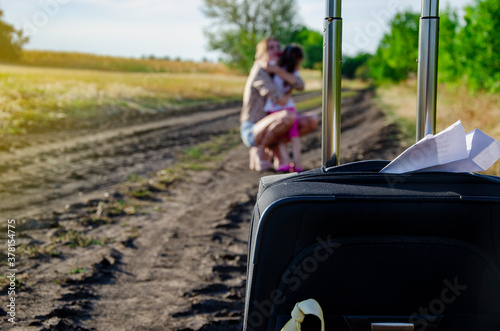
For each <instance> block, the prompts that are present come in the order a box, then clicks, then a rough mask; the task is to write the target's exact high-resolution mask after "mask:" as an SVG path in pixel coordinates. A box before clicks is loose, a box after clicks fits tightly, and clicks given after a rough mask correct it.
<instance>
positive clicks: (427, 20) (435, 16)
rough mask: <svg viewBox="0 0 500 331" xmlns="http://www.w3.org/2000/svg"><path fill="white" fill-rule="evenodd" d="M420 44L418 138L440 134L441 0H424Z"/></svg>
mask: <svg viewBox="0 0 500 331" xmlns="http://www.w3.org/2000/svg"><path fill="white" fill-rule="evenodd" d="M418 44H419V47H418V90H417V98H418V99H417V141H419V140H420V139H422V138H423V137H425V136H426V135H428V134H435V133H436V102H437V67H438V47H439V0H422V16H421V18H420V34H419V43H418Z"/></svg>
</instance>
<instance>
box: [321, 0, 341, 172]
mask: <svg viewBox="0 0 500 331" xmlns="http://www.w3.org/2000/svg"><path fill="white" fill-rule="evenodd" d="M341 70H342V17H341V0H326V18H325V22H324V30H323V125H322V132H323V135H322V137H323V141H322V159H321V162H322V164H323V165H325V166H327V167H330V166H335V165H338V164H340V105H341V77H342V76H341Z"/></svg>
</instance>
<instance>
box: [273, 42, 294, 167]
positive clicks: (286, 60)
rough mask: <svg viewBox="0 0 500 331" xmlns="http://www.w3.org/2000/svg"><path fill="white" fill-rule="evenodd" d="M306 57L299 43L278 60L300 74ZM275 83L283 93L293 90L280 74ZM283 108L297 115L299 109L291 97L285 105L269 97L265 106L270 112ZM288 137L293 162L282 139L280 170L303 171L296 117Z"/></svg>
mask: <svg viewBox="0 0 500 331" xmlns="http://www.w3.org/2000/svg"><path fill="white" fill-rule="evenodd" d="M303 58H304V52H303V51H302V48H300V47H299V46H297V45H293V44H292V45H289V46H287V47H286V48H285V49H284V51H283V53H282V54H281V56H280V59H279V61H278V65H279V66H280V67H282V68H283V69H285V70H286V71H288V72H289V73H293V74H294V75H296V76H298V75H299V71H298V70H299V68H300V64H301V63H302V59H303ZM273 80H274V83H275V84H276V86H278V87H279V88H280V89H281V90H282V92H283V93H287V92H289V91H290V90H291V86H289V85H288V83H287V82H285V81H284V80H283V79H282V78H281V77H280V76H278V75H274V77H273ZM281 110H287V111H291V112H294V113H295V115H297V109H296V108H295V102H294V101H293V100H292V98H290V99H289V100H288V102H287V103H286V104H285V105H279V104H276V103H274V102H273V101H272V100H271V99H270V98H267V100H266V105H265V106H264V111H266V112H268V113H274V112H277V111H281ZM287 136H288V138H290V141H291V142H292V152H293V164H292V163H291V162H290V156H289V154H288V149H287V146H286V143H285V142H284V141H283V140H282V141H281V142H280V144H279V146H278V148H279V152H280V154H281V163H280V165H279V167H278V169H277V170H278V171H279V172H289V171H296V172H301V171H303V168H302V166H301V165H300V150H301V145H300V137H299V125H298V122H297V119H295V121H294V123H293V125H292V127H291V128H290V129H289V131H288V133H287Z"/></svg>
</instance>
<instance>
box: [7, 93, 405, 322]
mask: <svg viewBox="0 0 500 331" xmlns="http://www.w3.org/2000/svg"><path fill="white" fill-rule="evenodd" d="M372 97H373V92H372V91H368V90H364V91H359V92H358V94H357V95H356V96H355V97H351V98H347V99H345V100H343V110H342V111H343V116H342V122H343V132H342V159H343V162H347V161H354V160H360V159H369V158H382V159H392V158H394V156H396V155H397V154H399V153H400V152H401V150H402V147H400V146H399V144H398V143H397V142H395V141H394V139H391V138H393V137H394V136H395V135H396V131H395V128H394V127H393V126H392V125H389V124H388V123H387V121H386V119H385V118H384V117H383V115H382V113H381V112H380V111H379V110H378V109H377V108H376V107H375V106H374V105H373V100H372ZM314 111H316V112H318V113H319V112H320V109H315V110H314ZM238 113H239V108H238V107H232V108H227V109H220V110H217V111H210V112H197V113H192V114H189V115H188V116H185V117H176V118H172V119H167V120H164V122H159V121H157V122H154V123H146V124H143V125H141V126H137V127H136V128H134V130H132V131H131V130H126V131H125V132H124V131H123V130H121V131H120V130H110V131H106V132H103V133H102V135H101V136H95V135H92V136H90V137H89V136H87V137H84V138H81V137H80V138H79V139H77V140H76V141H71V140H68V141H65V142H62V143H60V142H55V143H52V144H44V145H43V146H38V147H26V148H24V151H23V150H21V151H19V152H18V153H17V154H16V155H17V156H19V155H32V153H34V155H35V157H34V158H32V159H30V161H29V162H27V163H26V165H24V164H21V163H20V162H21V161H20V160H21V159H22V158H21V159H19V158H16V157H12V158H11V159H7V160H2V162H3V163H2V166H3V167H4V168H3V169H4V171H7V172H8V171H13V170H9V169H14V168H13V167H14V166H15V165H16V164H17V168H16V169H17V170H18V171H20V172H21V175H19V177H15V176H14V177H9V180H10V182H8V181H7V182H5V183H4V182H3V179H2V180H1V182H2V183H3V185H5V186H4V187H3V190H2V194H4V193H3V192H4V190H5V189H7V188H9V187H16V188H17V189H16V190H15V192H14V193H15V194H18V195H17V196H16V197H18V198H16V199H13V200H16V201H13V202H12V203H10V204H5V203H4V204H3V205H1V208H0V209H2V212H3V213H7V214H8V213H15V212H19V210H22V208H23V205H25V204H26V203H30V204H34V205H36V207H35V208H34V211H33V215H34V214H36V213H39V212H40V211H43V212H44V213H45V214H46V216H44V217H42V218H38V219H37V218H36V217H34V216H33V217H32V219H31V220H30V224H37V220H40V221H39V224H44V226H39V227H41V229H38V230H36V229H33V230H31V231H29V234H28V235H27V238H25V240H29V241H30V242H31V244H32V246H34V247H36V249H35V250H31V251H30V250H28V249H25V250H26V251H25V252H24V254H25V255H23V257H22V258H21V259H22V264H21V265H19V271H18V273H17V276H18V277H19V279H20V287H19V289H18V291H17V299H16V300H17V301H16V302H18V306H17V315H16V318H17V324H16V327H15V328H14V329H18V330H26V329H30V330H31V329H33V330H47V329H51V330H52V329H54V330H71V329H74V330H239V329H240V326H241V321H242V314H243V301H244V296H243V293H244V287H245V272H246V253H247V238H248V227H249V221H250V215H251V210H252V207H253V204H254V202H255V200H254V199H255V196H256V193H257V188H258V181H259V178H260V176H262V175H267V174H272V173H271V172H268V173H256V172H251V171H249V170H248V150H247V149H246V148H245V147H244V146H239V147H237V148H234V149H231V150H230V152H229V153H226V154H225V156H224V158H223V159H221V160H218V161H215V163H214V162H212V164H211V166H210V167H208V168H206V169H205V170H200V171H188V172H187V173H186V176H187V178H184V179H182V180H176V181H175V182H173V183H172V182H168V183H165V182H164V181H163V182H162V177H161V176H160V175H158V176H155V175H150V176H149V180H148V181H147V184H146V185H148V187H149V189H150V190H149V191H148V192H152V194H150V195H148V196H147V199H144V198H142V199H141V203H142V204H141V212H130V213H129V212H121V213H119V214H117V213H116V212H113V211H114V209H116V203H118V202H119V201H123V192H121V191H120V190H119V189H117V188H116V186H114V185H115V184H116V183H118V182H120V181H122V180H123V179H124V178H126V177H127V175H128V174H130V172H136V173H140V174H147V173H151V172H157V171H158V170H159V169H163V168H166V167H169V166H172V165H174V164H175V163H176V162H178V160H177V159H176V157H175V155H176V152H177V151H178V150H180V149H183V148H185V147H186V146H190V145H193V144H195V143H198V142H200V141H203V140H208V139H209V138H211V137H213V136H216V135H221V134H224V133H226V132H228V131H229V130H231V129H234V128H236V127H237V126H238ZM320 133H321V130H317V131H316V132H315V133H314V134H311V135H309V136H308V137H305V138H304V139H303V150H304V154H303V159H304V165H305V167H306V168H315V167H318V166H320V154H321V153H320V145H321V140H320ZM104 141H105V142H106V143H104ZM100 142H103V143H100ZM85 144H87V145H85ZM85 146H89V147H85ZM29 148H33V149H32V150H29ZM55 150H60V151H61V153H60V154H58V155H57V156H55V157H51V156H53V152H54V151H55ZM23 153H25V154H23ZM65 160H66V161H68V163H64V161H65ZM69 161H72V162H69ZM73 161H74V162H73ZM16 162H18V163H16ZM61 164H64V165H63V166H61ZM7 165H9V166H7ZM40 165H43V167H45V168H44V169H46V170H47V175H46V174H43V175H42V174H40V171H41V170H40V169H42V167H41V166H40ZM51 165H52V167H51ZM9 167H10V168H9ZM5 169H7V170H5ZM32 169H35V170H36V169H38V172H37V171H32ZM26 176H27V177H26ZM103 177H106V180H104V184H99V183H101V182H102V181H103ZM10 178H12V179H10ZM26 178H29V180H26ZM0 179H1V178H0ZM54 183H56V184H54ZM157 184H158V185H157ZM159 184H161V185H159ZM9 185H10V186H9ZM23 185H28V186H26V187H25V186H23ZM29 185H31V187H33V191H30V190H29V189H30V186H29ZM52 185H58V186H57V187H56V191H55V192H56V193H54V196H49V198H53V199H52V203H50V204H47V203H45V202H44V201H45V200H44V199H46V198H47V196H46V195H43V194H41V193H40V192H39V191H38V192H35V191H36V190H35V189H34V187H36V188H39V187H44V188H46V189H47V190H52V189H54V186H52ZM137 185H139V184H137ZM141 185H142V184H141ZM152 188H155V189H152ZM104 191H105V192H106V193H107V195H106V197H103V192H104ZM23 192H24V194H26V196H27V198H26V199H23ZM78 192H84V193H83V196H80V197H79V196H78ZM85 192H90V193H88V194H87V193H85ZM59 195H60V196H59ZM4 197H5V195H4V196H0V201H4ZM69 200H72V202H71V203H69V202H67V203H69V204H70V205H69V206H68V208H66V209H63V208H60V206H61V205H62V203H63V202H64V203H66V201H69ZM77 200H78V201H77ZM56 205H59V209H57V208H56V209H54V208H55V206H56ZM114 206H115V207H114ZM9 208H10V209H9ZM124 209H125V210H127V209H126V207H125V206H124ZM53 210H55V211H57V212H56V213H53V212H51V213H49V211H53ZM49 214H50V215H49ZM103 215H107V217H104V216H103ZM2 216H3V215H2ZM8 217H12V216H8ZM47 224H48V225H47ZM31 227H32V228H36V227H37V226H33V225H32V226H31ZM48 228H50V229H48ZM4 292H5V291H4ZM1 309H4V307H3V306H2V308H0V312H2V311H1ZM2 313H4V312H2ZM0 327H2V328H4V327H11V325H10V324H9V323H8V322H6V321H5V320H2V321H0Z"/></svg>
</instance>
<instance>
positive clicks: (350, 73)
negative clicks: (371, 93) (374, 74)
mask: <svg viewBox="0 0 500 331" xmlns="http://www.w3.org/2000/svg"><path fill="white" fill-rule="evenodd" d="M342 58H343V62H342V75H344V76H345V77H346V78H349V79H354V78H357V77H356V76H357V74H360V75H361V76H363V74H364V72H363V70H359V69H360V68H362V67H363V66H365V64H366V62H368V60H370V59H371V58H372V55H371V54H368V53H359V54H357V55H355V56H354V57H352V56H348V55H344V56H343V57H342ZM359 78H366V77H359Z"/></svg>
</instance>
